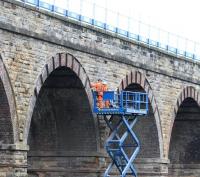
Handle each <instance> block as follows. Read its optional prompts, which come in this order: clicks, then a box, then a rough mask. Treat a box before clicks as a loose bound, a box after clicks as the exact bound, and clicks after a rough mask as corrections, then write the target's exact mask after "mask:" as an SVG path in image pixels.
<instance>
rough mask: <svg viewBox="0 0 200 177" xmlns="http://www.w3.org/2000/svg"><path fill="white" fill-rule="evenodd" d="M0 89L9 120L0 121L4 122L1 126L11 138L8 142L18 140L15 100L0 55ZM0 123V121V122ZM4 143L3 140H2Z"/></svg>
mask: <svg viewBox="0 0 200 177" xmlns="http://www.w3.org/2000/svg"><path fill="white" fill-rule="evenodd" d="M0 87H1V88H0V89H1V92H4V93H2V94H3V95H4V94H5V95H4V96H3V97H4V98H3V99H4V100H5V102H6V104H8V105H6V107H8V110H7V111H8V112H9V113H8V114H9V115H7V116H8V117H9V119H10V120H4V121H3V122H2V123H3V124H4V125H3V126H4V127H3V128H4V129H5V131H8V132H5V134H8V135H6V136H8V137H9V138H11V141H9V143H15V142H18V141H19V132H18V128H19V127H18V118H17V112H16V102H15V97H14V91H13V88H12V85H11V81H10V78H9V75H8V72H7V70H6V66H5V65H4V63H3V59H2V57H1V55H0ZM0 123H1V122H0ZM3 143H4V142H3Z"/></svg>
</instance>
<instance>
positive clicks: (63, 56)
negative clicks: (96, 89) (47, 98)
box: [23, 53, 93, 142]
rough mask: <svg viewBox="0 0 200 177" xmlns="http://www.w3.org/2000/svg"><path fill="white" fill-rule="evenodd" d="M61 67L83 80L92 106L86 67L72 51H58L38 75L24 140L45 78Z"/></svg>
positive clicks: (26, 137)
mask: <svg viewBox="0 0 200 177" xmlns="http://www.w3.org/2000/svg"><path fill="white" fill-rule="evenodd" d="M59 67H66V68H69V69H71V70H72V71H73V72H74V73H75V74H76V75H77V77H78V78H79V79H80V81H81V82H82V85H83V87H84V89H85V91H86V94H87V97H88V100H89V103H90V107H91V108H92V103H93V98H92V92H91V89H90V80H89V77H88V76H87V74H86V71H85V69H84V68H83V67H82V65H81V64H80V62H79V61H78V60H77V59H76V58H75V57H74V56H73V55H72V54H70V53H57V54H56V55H55V56H53V57H51V58H50V59H49V60H48V61H47V63H46V64H45V65H44V67H43V68H42V71H41V73H40V74H39V75H38V77H37V79H36V83H35V88H34V89H33V92H34V94H33V96H32V98H31V100H30V105H29V110H28V114H27V116H28V118H27V122H26V126H25V128H24V137H23V140H24V142H27V139H28V132H29V128H30V123H31V117H32V114H33V109H34V106H35V103H36V97H37V96H38V94H39V92H40V90H41V88H42V86H43V84H44V82H45V80H46V79H47V78H48V76H49V75H50V74H51V73H52V72H53V71H54V70H55V69H57V68H59Z"/></svg>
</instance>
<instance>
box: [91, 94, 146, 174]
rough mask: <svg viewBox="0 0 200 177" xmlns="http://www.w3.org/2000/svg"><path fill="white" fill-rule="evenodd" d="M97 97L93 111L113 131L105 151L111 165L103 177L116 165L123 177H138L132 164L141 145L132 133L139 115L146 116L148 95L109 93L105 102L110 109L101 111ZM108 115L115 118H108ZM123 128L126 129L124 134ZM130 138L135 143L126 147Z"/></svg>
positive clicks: (104, 96) (95, 97) (95, 95)
mask: <svg viewBox="0 0 200 177" xmlns="http://www.w3.org/2000/svg"><path fill="white" fill-rule="evenodd" d="M97 94H98V93H97V92H95V91H94V92H93V98H94V108H93V111H94V113H96V114H97V115H103V116H104V120H105V121H106V124H107V126H108V127H109V129H110V130H111V131H110V132H111V133H110V136H109V138H108V139H107V141H106V144H105V148H106V151H107V153H108V155H109V156H110V158H111V159H112V162H111V163H110V164H109V166H108V168H107V169H106V171H105V173H104V177H108V176H110V174H111V171H112V168H113V167H114V166H116V168H117V169H118V171H119V172H120V175H121V177H125V176H126V175H127V174H129V175H133V176H135V177H137V172H136V169H135V167H134V164H133V161H134V160H135V158H136V156H137V154H138V152H139V150H140V142H139V140H138V138H137V136H136V135H135V133H134V131H133V126H134V125H135V124H136V123H137V120H138V118H139V116H142V115H146V114H147V112H148V95H147V94H146V93H143V92H131V91H121V93H117V92H114V91H106V92H104V94H103V100H102V101H103V102H106V101H109V102H110V106H109V107H107V108H106V107H103V108H99V107H98V104H97V103H98V100H97ZM108 115H111V116H112V117H111V118H110V119H109V118H108ZM114 115H118V117H119V119H118V121H117V123H115V125H114V124H113V121H114V119H115V118H114V117H113V116H114ZM122 127H123V128H124V129H123V130H124V132H123V133H122V132H121V130H122ZM128 137H130V138H131V140H132V142H128V144H127V139H128ZM129 140H130V139H129ZM127 148H132V152H131V154H128V153H127Z"/></svg>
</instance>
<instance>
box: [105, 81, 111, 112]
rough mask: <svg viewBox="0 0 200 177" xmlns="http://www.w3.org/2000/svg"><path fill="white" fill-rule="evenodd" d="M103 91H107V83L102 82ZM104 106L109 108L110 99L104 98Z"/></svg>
mask: <svg viewBox="0 0 200 177" xmlns="http://www.w3.org/2000/svg"><path fill="white" fill-rule="evenodd" d="M103 91H104V92H106V91H108V86H107V84H105V83H103ZM105 107H106V108H109V107H110V101H109V100H105Z"/></svg>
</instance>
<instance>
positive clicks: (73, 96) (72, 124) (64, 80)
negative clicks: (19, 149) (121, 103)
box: [24, 53, 101, 176]
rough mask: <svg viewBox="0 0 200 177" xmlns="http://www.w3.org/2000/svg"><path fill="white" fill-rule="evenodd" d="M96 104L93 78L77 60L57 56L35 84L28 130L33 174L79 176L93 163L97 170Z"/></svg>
mask: <svg viewBox="0 0 200 177" xmlns="http://www.w3.org/2000/svg"><path fill="white" fill-rule="evenodd" d="M66 84H69V85H66ZM60 87H62V88H60ZM63 88H64V89H63ZM92 102H93V98H92V92H91V89H90V80H89V77H88V76H87V74H86V71H85V69H84V68H83V67H82V65H81V63H80V62H79V61H78V60H77V59H76V58H75V57H74V56H73V55H71V54H69V53H58V54H56V55H55V56H54V57H52V58H50V60H48V61H47V64H46V65H45V66H44V67H43V69H42V72H41V74H40V75H39V76H38V78H37V81H36V86H35V88H34V94H33V95H32V98H31V103H30V106H29V112H28V113H29V114H28V119H27V124H26V129H25V135H24V141H25V142H26V143H28V144H29V145H30V150H29V152H28V165H29V168H28V174H30V175H33V174H34V175H35V174H37V173H39V172H40V171H41V170H42V171H43V172H42V173H43V175H44V174H45V175H46V174H48V175H50V174H51V175H52V176H59V175H61V176H62V175H63V176H65V175H66V174H67V173H69V174H70V175H71V176H76V175H75V174H74V173H80V174H82V173H83V171H84V170H86V168H89V164H90V163H92V164H93V167H91V168H95V169H97V168H98V164H99V162H98V156H101V155H100V151H99V148H100V142H99V133H98V122H97V120H96V117H95V116H94V115H93V113H92ZM36 158H40V163H41V165H40V166H38V165H37V160H36ZM86 161H87V162H88V163H87V162H86ZM48 163H49V166H48V167H47V166H46V164H48ZM52 164H55V165H52ZM52 168H53V170H52ZM84 173H91V172H90V171H87V170H86V171H85V172H84Z"/></svg>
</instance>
